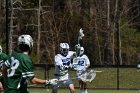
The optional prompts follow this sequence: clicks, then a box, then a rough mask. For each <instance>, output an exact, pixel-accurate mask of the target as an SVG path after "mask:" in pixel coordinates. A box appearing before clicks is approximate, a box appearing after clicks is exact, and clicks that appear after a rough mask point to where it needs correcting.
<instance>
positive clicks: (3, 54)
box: [0, 45, 8, 93]
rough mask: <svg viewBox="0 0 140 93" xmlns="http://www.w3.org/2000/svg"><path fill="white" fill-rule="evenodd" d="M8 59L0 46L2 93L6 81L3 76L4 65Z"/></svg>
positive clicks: (0, 91)
mask: <svg viewBox="0 0 140 93" xmlns="http://www.w3.org/2000/svg"><path fill="white" fill-rule="evenodd" d="M7 59H8V56H7V55H6V54H5V53H3V52H2V47H1V45H0V93H2V90H3V86H4V80H3V76H2V65H3V63H4V61H6V60H7Z"/></svg>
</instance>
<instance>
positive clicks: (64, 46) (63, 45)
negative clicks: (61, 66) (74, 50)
mask: <svg viewBox="0 0 140 93" xmlns="http://www.w3.org/2000/svg"><path fill="white" fill-rule="evenodd" d="M69 48H70V47H69V44H68V43H60V53H61V54H62V55H63V56H67V54H68V51H69Z"/></svg>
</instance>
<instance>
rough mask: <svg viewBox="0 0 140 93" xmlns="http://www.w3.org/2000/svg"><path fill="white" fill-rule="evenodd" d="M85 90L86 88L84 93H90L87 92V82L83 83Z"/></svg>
mask: <svg viewBox="0 0 140 93" xmlns="http://www.w3.org/2000/svg"><path fill="white" fill-rule="evenodd" d="M83 88H84V93H88V92H87V84H86V82H83Z"/></svg>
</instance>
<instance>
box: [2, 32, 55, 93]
mask: <svg viewBox="0 0 140 93" xmlns="http://www.w3.org/2000/svg"><path fill="white" fill-rule="evenodd" d="M32 47H33V39H32V37H31V36H30V35H21V36H19V38H18V49H16V50H14V51H13V53H12V54H11V55H10V58H9V60H8V61H6V62H5V63H4V65H5V67H4V72H5V73H6V68H8V72H7V74H6V75H7V77H6V78H7V79H6V82H5V83H6V86H5V87H4V93H29V92H28V91H27V80H29V81H30V82H31V83H33V84H46V85H48V84H52V85H55V84H57V79H51V80H42V79H39V78H36V77H35V74H34V72H33V64H32V60H31V58H30V57H29V54H30V53H31V51H32Z"/></svg>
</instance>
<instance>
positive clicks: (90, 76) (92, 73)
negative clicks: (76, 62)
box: [79, 70, 96, 82]
mask: <svg viewBox="0 0 140 93" xmlns="http://www.w3.org/2000/svg"><path fill="white" fill-rule="evenodd" d="M95 77H96V72H95V71H94V70H90V71H89V72H86V73H85V74H82V75H81V76H79V79H81V80H82V81H83V82H91V81H92V80H94V78H95Z"/></svg>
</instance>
